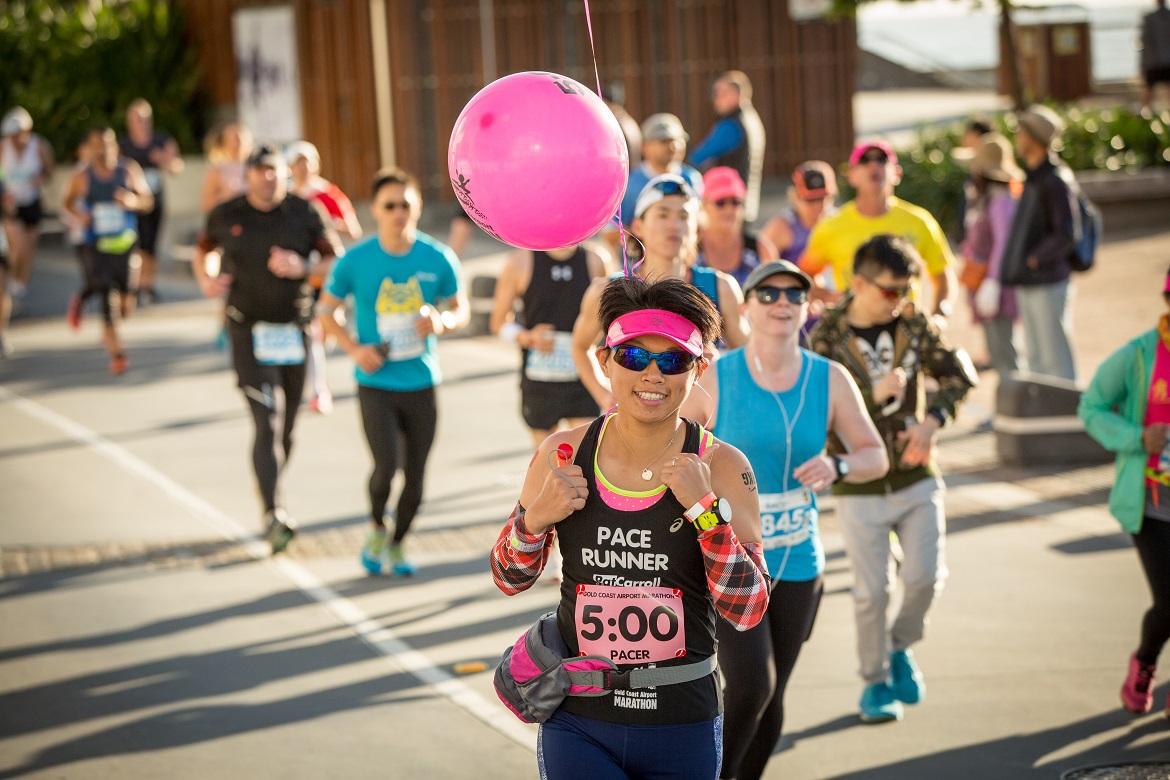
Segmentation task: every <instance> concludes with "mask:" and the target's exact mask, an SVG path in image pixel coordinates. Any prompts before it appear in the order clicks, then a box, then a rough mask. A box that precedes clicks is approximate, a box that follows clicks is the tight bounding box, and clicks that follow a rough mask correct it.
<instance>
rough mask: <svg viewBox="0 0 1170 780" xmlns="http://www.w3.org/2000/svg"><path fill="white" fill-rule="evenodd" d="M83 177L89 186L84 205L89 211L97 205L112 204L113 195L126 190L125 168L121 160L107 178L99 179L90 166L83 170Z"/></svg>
mask: <svg viewBox="0 0 1170 780" xmlns="http://www.w3.org/2000/svg"><path fill="white" fill-rule="evenodd" d="M85 175H86V178H87V179H88V180H89V181H88V184H89V186H88V188H87V190H86V193H85V205H86V206H87V207H88V208H89V209H90V211H92V210H93V207H94V205H96V204H98V203H113V202H114V193H115V192H117V191H118V190H124V189H126V167H125V166H124V165H123V164H122V161H121V160H119V161H118V167H116V168H114V170H113V171H112V172H111V173H110V175H109V178H106V179H99V178H98V176H97V172H96V171H94V169H93V166H92V165H91V166H88V167H87V168H86V169H85Z"/></svg>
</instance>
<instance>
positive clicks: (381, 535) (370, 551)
mask: <svg viewBox="0 0 1170 780" xmlns="http://www.w3.org/2000/svg"><path fill="white" fill-rule="evenodd" d="M385 550H386V532H385V531H370V535H369V536H368V537H366V543H365V545H363V546H362V554H361V561H362V566H364V567H365V569H366V571H368V572H369V573H370V574H381V573H382V559H383V557H384V556H383V553H384V552H385Z"/></svg>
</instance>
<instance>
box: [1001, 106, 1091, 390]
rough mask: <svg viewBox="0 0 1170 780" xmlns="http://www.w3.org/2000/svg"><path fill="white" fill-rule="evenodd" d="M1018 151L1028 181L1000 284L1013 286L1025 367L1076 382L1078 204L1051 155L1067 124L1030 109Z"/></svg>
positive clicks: (1064, 172)
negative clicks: (1073, 303)
mask: <svg viewBox="0 0 1170 780" xmlns="http://www.w3.org/2000/svg"><path fill="white" fill-rule="evenodd" d="M1017 119H1018V121H1019V129H1018V130H1016V152H1017V153H1018V154H1019V156H1020V159H1021V160H1023V162H1024V168H1025V170H1026V171H1027V174H1028V175H1027V179H1026V181H1025V182H1024V193H1023V195H1022V196H1021V197H1020V203H1019V206H1018V207H1017V208H1016V216H1015V219H1014V220H1013V221H1012V229H1011V233H1010V234H1009V235H1008V240H1007V246H1006V247H1005V248H1004V254H1003V283H1004V284H1008V285H1012V286H1014V287H1015V288H1016V296H1017V300H1018V301H1019V305H1020V316H1021V318H1022V319H1023V321H1024V339H1025V344H1026V348H1027V352H1028V366H1029V368H1030V369H1031V370H1032V371H1033V372H1035V373H1037V374H1047V375H1049V376H1057V377H1063V378H1065V379H1068V380H1075V379H1076V364H1075V363H1074V361H1073V352H1072V307H1071V306H1070V303H1071V298H1072V288H1071V280H1070V278H1069V277H1070V275H1071V273H1072V269H1071V267H1070V265H1069V257H1070V255H1071V254H1072V250H1073V237H1074V235H1075V224H1074V220H1075V216H1074V214H1076V205H1075V204H1074V203H1073V194H1072V191H1071V190H1070V189H1069V186H1068V184H1067V183H1066V178H1065V177H1071V172H1068V171H1067V169H1064V170H1062V167H1063V166H1062V163H1061V162H1060V160H1059V158H1058V157H1057V156H1056V155H1055V154H1054V153H1053V152H1052V142H1053V140H1055V139H1056V138H1057V137H1059V135H1060V132H1061V130H1062V129H1063V128H1064V123H1063V122H1062V121H1061V119H1060V117H1058V116H1057V115H1056V114H1055V113H1054V112H1053V111H1052V110H1051V109H1049V108H1047V107H1045V106H1031V107H1029V108H1027V109H1026V110H1024V111H1023V112H1021V113H1020V114H1019V116H1018V117H1017Z"/></svg>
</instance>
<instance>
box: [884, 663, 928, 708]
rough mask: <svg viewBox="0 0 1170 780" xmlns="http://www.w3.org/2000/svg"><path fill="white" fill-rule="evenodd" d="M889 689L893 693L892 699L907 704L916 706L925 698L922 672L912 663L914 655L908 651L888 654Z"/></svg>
mask: <svg viewBox="0 0 1170 780" xmlns="http://www.w3.org/2000/svg"><path fill="white" fill-rule="evenodd" d="M890 689H891V690H892V691H893V692H894V698H896V699H897V700H898V701H902V702H905V703H907V704H917V703H918V702H920V701H922V700H923V699H924V698H926V683H924V682H922V670H921V669H919V668H918V664H917V663H915V662H914V653H912V652H910V651H909V650H895V651H894V652H892V653H890Z"/></svg>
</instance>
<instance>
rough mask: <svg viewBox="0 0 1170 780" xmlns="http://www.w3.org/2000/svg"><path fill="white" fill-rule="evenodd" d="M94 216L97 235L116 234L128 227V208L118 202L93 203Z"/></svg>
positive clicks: (94, 231) (94, 227)
mask: <svg viewBox="0 0 1170 780" xmlns="http://www.w3.org/2000/svg"><path fill="white" fill-rule="evenodd" d="M92 216H93V222H92V223H91V224H92V225H93V233H94V235H95V236H114V235H117V234H119V233H121V232H122V231H123V230H124V229H125V228H126V210H125V209H124V208H122V207H121V206H119V205H118V204H117V203H109V202H104V203H95V204H93V211H92Z"/></svg>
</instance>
